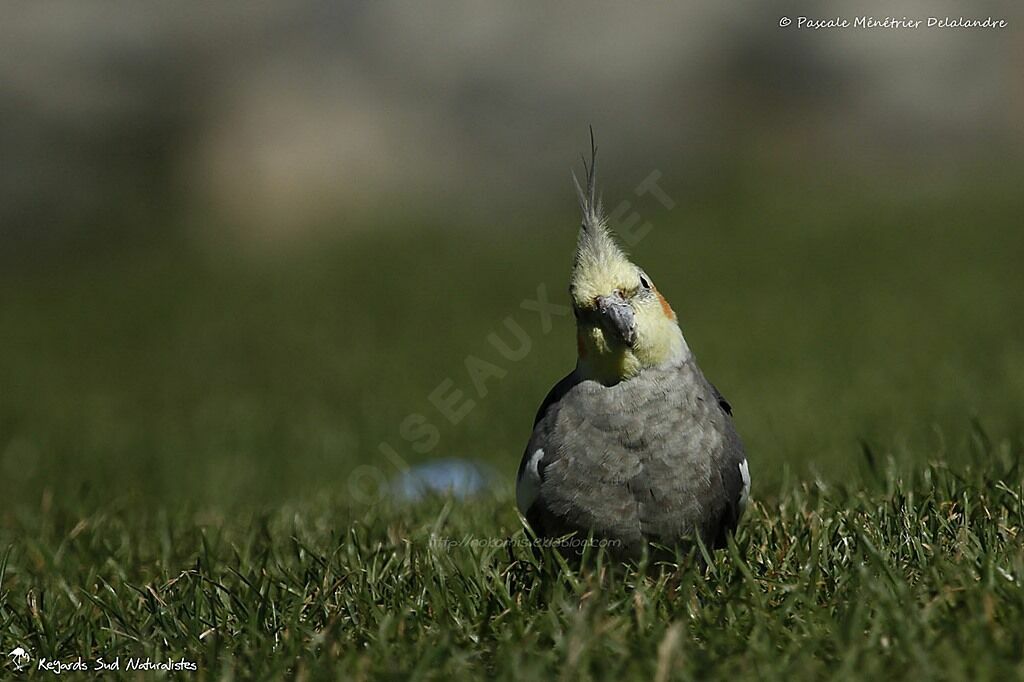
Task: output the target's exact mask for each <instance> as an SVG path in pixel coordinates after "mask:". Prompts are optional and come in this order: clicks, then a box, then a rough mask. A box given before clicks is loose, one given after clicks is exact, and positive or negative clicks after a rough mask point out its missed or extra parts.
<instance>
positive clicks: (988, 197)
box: [0, 144, 1024, 509]
mask: <svg viewBox="0 0 1024 682" xmlns="http://www.w3.org/2000/svg"><path fill="white" fill-rule="evenodd" d="M616 146H617V145H614V144H609V145H607V152H606V153H605V155H604V157H603V159H602V162H603V169H602V170H603V173H604V177H605V178H608V185H611V186H615V185H624V184H626V183H627V182H628V181H629V179H622V178H618V177H616V171H615V168H616V164H615V155H616ZM1022 177H1024V176H1022V175H1021V174H1020V173H1019V172H1014V171H1013V170H1012V169H1009V168H1004V169H999V172H996V170H995V169H993V168H991V167H980V168H978V169H977V171H976V172H975V173H974V174H972V177H971V178H970V179H963V180H961V179H958V181H957V182H955V183H949V184H941V183H933V184H924V183H922V182H921V181H920V179H918V178H906V179H905V180H903V181H900V180H898V179H896V180H887V181H886V182H882V181H880V180H877V179H869V180H862V181H859V182H858V181H857V180H856V179H852V178H849V177H843V178H809V177H806V176H805V175H802V174H794V173H789V174H786V173H785V172H784V171H780V170H779V169H777V168H768V167H762V168H744V169H743V170H742V171H737V172H736V173H735V174H734V175H733V176H732V177H729V178H728V179H727V180H725V181H722V182H719V183H717V184H716V183H705V184H704V185H702V186H701V187H700V188H696V189H695V188H688V189H676V190H672V189H668V187H667V186H666V189H667V191H669V194H670V195H671V196H673V197H674V198H675V200H676V206H675V207H674V208H673V209H671V210H666V209H665V208H664V207H663V206H661V205H660V204H659V203H657V202H656V201H655V200H654V199H653V198H652V197H646V198H643V199H640V200H636V201H635V203H634V208H635V210H636V211H637V212H638V213H639V214H641V215H642V216H643V218H644V219H645V220H648V221H650V222H651V224H652V225H653V229H652V230H651V232H650V233H649V234H647V236H646V237H645V238H644V239H643V240H642V241H641V242H640V243H639V244H637V245H636V247H635V248H633V249H632V253H633V255H634V256H635V259H636V260H637V261H638V262H639V263H641V264H643V266H644V267H645V268H646V269H647V270H648V272H649V273H651V275H652V277H653V278H654V280H655V282H656V284H657V285H658V286H659V288H660V289H661V290H662V291H663V292H665V294H666V296H667V297H668V298H669V299H670V301H671V302H672V303H673V305H674V307H675V309H676V311H677V313H678V315H679V318H680V320H681V324H682V326H683V329H684V333H686V335H687V337H688V339H689V342H690V344H691V346H692V347H693V348H694V350H695V352H696V353H697V354H698V357H699V359H700V361H701V363H702V365H703V367H704V368H705V371H706V373H707V374H708V375H709V376H710V377H711V378H712V380H713V381H715V382H716V383H717V384H718V385H719V387H720V388H721V390H722V391H723V392H725V394H726V395H727V396H728V397H729V399H730V400H731V401H732V403H733V405H734V407H735V412H736V418H737V420H738V422H739V425H740V428H741V432H742V434H743V436H744V438H745V439H746V441H747V444H748V449H749V451H750V453H751V461H752V462H753V464H752V467H753V470H754V471H755V473H756V476H757V490H756V493H757V495H759V496H764V497H769V498H770V497H771V496H772V495H773V493H774V492H775V491H776V490H777V489H778V486H779V485H780V484H781V483H782V482H783V478H784V477H785V476H787V475H789V476H792V477H794V478H807V477H810V476H818V477H821V478H822V479H823V480H825V481H838V480H844V479H846V478H847V477H848V476H850V475H851V474H857V473H861V472H863V467H864V463H865V458H864V456H863V454H862V448H863V447H864V446H867V447H869V448H870V449H871V450H872V452H873V453H875V456H876V457H878V458H882V457H885V456H892V457H893V458H894V459H895V460H896V462H897V464H898V465H900V466H902V467H904V468H915V467H920V466H921V465H923V464H924V463H925V462H926V461H930V460H942V459H945V458H946V457H947V453H948V452H949V451H951V450H959V451H960V452H966V451H969V449H964V448H954V447H951V446H952V445H955V444H956V443H959V442H962V441H964V440H965V439H968V438H970V437H971V433H972V429H971V423H972V420H974V419H976V420H978V422H979V423H980V424H981V425H982V426H983V427H984V428H985V430H986V431H987V432H988V433H990V435H992V436H993V437H996V438H997V439H1005V438H1009V439H1012V440H1015V441H1019V438H1020V434H1021V418H1020V405H1021V404H1022V403H1024V401H1022V399H1024V320H1022V316H1021V314H1020V311H1021V310H1022V309H1024V308H1022V304H1024V273H1022V270H1021V267H1020V256H1021V254H1024V233H1022V231H1021V229H1020V216H1021V215H1024V196H1022V194H1021V193H1020V192H1019V191H1017V189H1019V186H1020V184H1019V181H1020V179H1021V178H1022ZM640 179H642V177H641V178H638V179H637V182H639V180H640ZM562 194H563V195H564V199H565V201H564V204H565V209H564V210H562V211H559V212H555V213H552V214H550V215H549V216H548V217H546V218H540V219H531V220H529V221H527V222H523V221H520V220H519V219H518V218H517V216H515V215H514V214H501V215H497V216H495V219H494V224H492V225H487V226H486V228H481V227H479V226H477V225H471V224H464V223H452V224H446V223H444V222H443V220H442V219H439V218H435V217H431V218H429V219H426V220H415V219H410V218H408V217H403V216H393V217H390V218H383V219H381V220H380V222H377V223H375V224H373V225H370V226H366V229H361V230H359V231H358V233H357V235H356V236H347V237H345V238H343V239H342V238H337V239H333V240H323V241H321V242H318V244H317V248H309V247H303V246H299V247H291V248H289V249H282V250H280V251H278V252H275V253H273V254H268V253H265V252H263V253H255V254H254V253H244V252H235V253H231V252H228V251H227V250H225V249H212V250H211V249H210V248H206V247H204V248H199V247H196V246H195V245H194V244H192V243H190V242H188V241H187V240H182V239H177V240H175V239H172V238H168V237H165V236H163V235H164V234H175V233H179V234H180V232H181V231H180V230H169V231H168V232H167V233H161V232H160V231H156V233H157V236H152V235H150V236H147V237H146V238H136V239H134V240H125V241H123V242H121V243H117V244H105V245H102V248H101V247H98V246H95V245H93V246H90V247H82V250H80V251H78V252H75V253H74V254H70V253H69V254H65V255H63V256H52V257H51V259H50V260H49V261H48V262H47V263H46V264H45V267H44V266H40V265H39V264H38V263H35V264H32V265H31V266H26V265H25V264H15V263H12V264H11V265H10V266H9V267H6V268H5V269H4V270H3V273H2V275H0V287H2V290H3V292H4V299H3V306H2V308H0V329H2V330H3V332H2V335H0V376H2V377H3V386H4V390H3V391H2V393H0V429H2V432H3V444H2V447H0V466H2V477H0V478H2V480H0V487H2V496H3V499H4V500H6V501H7V502H8V504H9V505H19V504H20V505H27V506H33V505H37V504H38V503H39V501H40V499H41V496H43V495H50V496H54V497H57V498H59V499H68V500H70V499H78V498H83V499H86V500H94V501H99V500H108V499H110V498H111V497H115V498H117V497H126V498H128V499H130V500H134V501H135V503H138V504H145V505H157V506H160V505H166V506H176V505H184V506H201V507H209V506H214V507H220V508H226V509H232V508H238V507H253V506H255V507H262V506H268V505H274V504H279V503H282V502H285V501H295V500H298V499H302V498H305V497H312V496H316V495H318V494H329V495H332V496H340V497H341V498H343V499H344V498H347V497H348V496H349V495H350V492H351V489H350V484H351V481H350V474H351V473H352V471H353V469H354V467H355V466H357V465H359V464H372V465H375V466H377V467H379V469H380V471H381V472H382V473H383V474H384V475H385V476H387V477H390V476H393V475H395V474H397V473H398V470H397V469H396V468H395V466H394V464H393V463H392V462H391V461H390V460H389V459H388V458H386V457H385V456H384V455H382V454H381V452H380V451H379V449H378V446H379V444H380V443H381V442H382V441H384V442H387V443H389V444H391V445H392V446H393V447H394V448H395V449H396V450H397V451H398V452H399V454H400V456H401V457H402V458H403V459H404V460H405V461H406V462H408V463H410V464H415V463H419V462H423V461H426V460H429V459H432V458H436V457H459V458H466V459H472V460H480V461H483V462H486V463H489V464H492V465H493V466H494V467H495V468H496V469H497V470H498V471H499V472H500V473H501V474H502V475H503V477H504V480H503V483H504V485H505V487H506V489H507V490H508V489H510V488H511V485H512V481H513V478H514V472H515V469H516V467H517V466H518V461H519V457H520V455H521V449H522V447H523V443H524V442H525V439H526V438H527V437H528V434H529V430H530V425H531V423H532V421H531V420H532V417H533V413H534V411H535V409H536V406H537V405H538V404H539V402H540V400H541V399H542V398H543V396H544V394H545V392H546V391H547V390H548V388H550V386H551V385H552V384H553V383H554V381H556V380H557V379H558V378H560V377H561V376H562V375H563V374H564V373H566V372H567V371H568V370H569V369H571V367H572V364H573V362H574V360H575V348H574V337H573V323H572V320H571V317H568V316H564V317H555V318H554V326H553V329H552V330H551V331H550V333H546V334H545V333H544V332H543V330H542V328H541V320H540V317H539V316H537V315H536V314H535V313H533V312H530V311H527V310H524V309H522V308H521V307H520V303H521V302H522V301H523V300H524V299H533V298H535V297H536V290H537V286H538V285H540V284H543V285H545V286H546V288H547V291H548V292H549V296H550V297H551V299H552V301H553V302H555V303H559V304H562V305H565V304H566V296H567V295H566V293H565V287H566V280H567V276H568V268H569V265H570V259H571V252H572V247H573V244H574V239H575V229H576V216H575V212H574V208H575V207H574V205H573V204H574V199H573V197H572V195H571V191H570V187H569V184H568V183H567V182H566V183H563V187H562ZM627 195H628V191H627V192H623V193H622V194H621V196H623V197H625V196H627ZM606 196H607V198H608V202H609V204H610V205H611V206H614V205H615V204H616V203H617V197H616V196H615V195H614V194H612V192H610V191H609V192H607V193H606ZM506 316H512V318H513V319H515V320H516V322H518V323H519V324H520V325H521V327H522V328H523V329H524V330H525V331H526V332H527V333H528V335H529V337H530V339H531V344H532V347H531V351H530V353H529V354H528V355H527V356H526V357H525V358H524V359H522V360H520V361H518V362H509V361H507V360H504V359H502V358H501V357H500V356H499V355H498V354H497V352H496V351H495V349H494V348H493V347H492V346H491V345H490V343H489V342H488V341H487V336H488V334H490V333H492V332H497V333H498V334H499V335H500V336H501V337H502V338H505V339H507V340H508V342H509V343H511V342H512V336H511V335H510V334H509V333H508V332H507V331H505V330H504V329H503V327H502V324H503V320H504V319H505V317H506ZM468 355H474V356H477V357H480V358H482V359H484V360H487V361H489V362H493V363H494V364H496V365H497V366H499V367H500V368H502V370H504V371H506V372H507V374H506V375H505V376H504V377H503V378H501V379H494V380H490V381H489V382H488V383H487V388H488V389H489V391H488V394H487V395H486V396H485V397H483V398H479V397H478V396H477V395H476V392H475V389H474V387H473V383H472V382H471V379H470V377H469V375H468V373H467V370H466V368H465V366H464V361H465V358H466V357H467V356H468ZM446 379H450V380H451V381H452V382H453V386H454V388H455V389H459V390H462V391H463V392H464V393H465V397H466V398H470V399H474V400H476V402H477V405H476V407H475V408H474V409H473V410H471V411H470V412H469V414H468V416H467V417H466V418H465V420H463V421H462V422H460V423H459V424H458V425H454V426H453V425H452V424H451V423H449V422H448V421H447V420H446V419H445V417H443V416H442V414H441V413H440V412H439V411H438V410H437V409H436V408H435V407H434V406H433V405H432V404H431V402H430V401H429V400H428V396H429V395H430V393H431V392H432V391H433V390H434V389H435V388H436V387H437V386H438V385H439V384H440V383H441V382H442V381H444V380H446ZM410 413H419V414H422V415H423V416H424V417H425V418H426V420H427V421H428V422H430V423H432V424H433V425H435V426H436V427H437V428H438V430H439V433H440V436H441V437H440V441H439V442H438V444H437V446H436V447H435V448H433V449H432V450H430V451H429V452H427V453H419V452H417V451H415V450H414V449H412V448H411V446H410V444H409V443H407V442H406V441H405V440H403V438H402V436H401V435H400V425H401V423H402V420H403V419H405V418H406V416H407V415H409V414H410Z"/></svg>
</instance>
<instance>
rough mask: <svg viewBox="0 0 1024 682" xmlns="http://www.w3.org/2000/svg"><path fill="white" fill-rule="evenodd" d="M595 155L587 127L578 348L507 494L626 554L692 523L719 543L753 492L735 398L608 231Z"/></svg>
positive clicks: (694, 532)
mask: <svg viewBox="0 0 1024 682" xmlns="http://www.w3.org/2000/svg"><path fill="white" fill-rule="evenodd" d="M596 156H597V149H596V147H595V146H594V144H593V138H592V139H591V162H590V165H589V167H588V166H587V164H586V162H584V169H585V171H586V188H585V189H584V188H581V187H580V185H579V182H578V181H576V178H575V175H574V176H573V180H574V181H576V183H575V184H576V190H577V194H578V195H579V201H580V207H581V208H582V211H583V220H582V224H581V226H580V231H579V237H578V241H577V245H576V254H575V259H574V263H573V269H572V277H571V283H570V287H569V291H570V295H571V298H572V306H573V311H574V313H575V316H576V329H577V349H578V360H577V363H576V368H575V369H574V370H573V371H572V372H571V373H570V374H569V375H568V376H566V377H565V378H564V379H562V380H561V381H559V382H558V383H557V384H556V385H555V387H554V388H553V389H551V391H550V392H549V393H548V395H547V397H546V398H545V399H544V401H543V403H542V404H541V406H540V410H539V411H538V412H537V417H536V419H535V420H534V426H533V434H532V435H531V436H530V440H529V442H528V443H527V446H526V452H525V453H524V454H523V460H522V463H521V464H520V466H519V473H518V476H517V479H516V502H517V506H518V507H519V510H520V511H521V512H522V514H523V516H525V517H526V520H527V522H528V523H529V524H530V527H531V528H532V529H533V531H534V532H535V534H536V535H537V536H538V537H539V538H545V539H548V540H554V539H556V538H562V537H564V536H566V535H569V534H574V535H573V537H572V540H570V541H569V542H568V543H566V544H564V545H563V547H576V548H579V547H580V546H581V543H582V541H584V540H586V539H588V538H592V539H593V540H594V541H599V542H600V543H601V544H603V545H604V546H607V547H608V548H609V549H610V550H611V552H612V554H613V555H615V556H618V557H622V558H626V559H637V558H639V557H640V556H641V555H643V554H644V553H645V552H647V551H649V549H650V546H651V545H652V544H653V545H657V546H660V547H665V548H669V549H670V550H674V549H677V548H681V549H686V548H689V547H692V546H693V545H692V543H693V541H694V539H695V538H697V537H699V538H700V540H701V541H702V542H703V543H704V544H705V546H707V547H709V548H715V547H721V546H723V545H724V544H725V542H726V537H727V536H728V534H729V533H731V532H733V531H734V530H735V528H736V526H737V523H738V522H739V519H740V517H741V516H742V514H743V512H744V509H745V508H746V505H747V500H748V498H749V494H750V473H749V468H748V466H747V457H746V453H745V451H744V448H743V444H742V442H741V441H740V437H739V435H738V434H737V432H736V428H735V426H734V425H733V419H732V407H731V406H730V405H729V403H728V402H727V401H726V400H725V398H724V397H723V396H722V394H721V393H719V392H718V389H716V388H715V387H714V386H713V385H712V384H711V382H709V381H708V380H707V379H706V378H705V377H704V374H703V372H701V370H700V367H698V366H697V361H696V359H695V358H694V355H693V353H692V352H691V351H690V348H689V346H688V345H687V344H686V340H685V339H684V338H683V334H682V331H681V330H680V328H679V323H678V321H677V319H676V314H675V313H674V312H673V310H672V308H671V307H670V306H669V304H668V302H667V301H666V300H665V298H664V297H663V296H662V295H661V294H660V293H659V292H658V290H657V289H656V288H655V286H654V284H653V282H652V280H651V278H650V276H649V275H648V274H647V273H646V272H645V271H644V270H643V269H641V268H639V267H637V266H636V265H634V264H633V263H632V262H630V260H629V259H628V258H627V257H626V255H625V254H624V253H623V252H622V250H621V249H620V248H619V246H618V245H617V244H616V242H615V239H614V238H613V236H612V234H611V231H610V229H609V227H608V225H607V222H606V220H605V217H604V213H603V209H602V206H601V202H600V199H599V198H598V197H597V196H596V193H595V180H594V164H595V161H596ZM577 553H578V552H577ZM657 553H658V552H655V554H657Z"/></svg>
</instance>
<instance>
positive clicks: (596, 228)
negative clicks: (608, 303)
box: [572, 126, 626, 267]
mask: <svg viewBox="0 0 1024 682" xmlns="http://www.w3.org/2000/svg"><path fill="white" fill-rule="evenodd" d="M596 167H597V144H596V143H595V141H594V128H593V126H591V128H590V164H589V165H588V164H587V159H586V157H583V170H584V171H585V173H586V187H585V188H584V187H583V186H581V185H580V181H579V179H578V178H577V177H576V173H575V172H574V173H573V174H572V182H573V185H575V187H576V196H577V198H578V199H579V202H580V211H581V212H582V214H583V216H582V221H581V223H580V233H579V239H578V241H577V243H576V259H575V262H576V266H577V267H579V266H581V265H583V264H590V265H598V266H600V265H601V264H607V263H610V262H615V261H623V260H626V257H625V254H623V253H622V250H621V249H620V248H619V246H618V244H616V243H615V240H614V238H613V237H612V235H611V231H610V230H609V229H608V224H607V222H606V220H605V216H604V206H603V204H602V202H601V197H600V195H599V194H598V193H597V180H596Z"/></svg>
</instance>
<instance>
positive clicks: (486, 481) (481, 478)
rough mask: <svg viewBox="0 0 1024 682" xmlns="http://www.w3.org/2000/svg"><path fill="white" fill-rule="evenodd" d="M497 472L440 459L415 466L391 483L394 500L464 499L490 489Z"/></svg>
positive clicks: (473, 464) (469, 463)
mask: <svg viewBox="0 0 1024 682" xmlns="http://www.w3.org/2000/svg"><path fill="white" fill-rule="evenodd" d="M496 481H497V473H496V472H495V471H494V470H493V469H492V468H491V467H489V466H487V465H485V464H481V463H479V462H471V461H469V460H465V459H439V460H435V461H433V462H430V463H429V464H420V465H418V466H414V467H412V468H411V469H409V470H408V471H406V472H404V473H402V474H401V475H399V476H396V477H395V478H394V479H393V480H392V482H391V490H392V492H393V493H394V495H395V497H397V498H399V499H402V500H406V501H409V502H418V501H419V500H422V499H423V498H424V497H427V496H428V495H452V496H453V497H456V498H458V499H465V498H467V497H470V496H472V495H476V494H478V493H481V492H484V491H486V490H487V489H489V488H492V487H493V485H494V483H495V482H496Z"/></svg>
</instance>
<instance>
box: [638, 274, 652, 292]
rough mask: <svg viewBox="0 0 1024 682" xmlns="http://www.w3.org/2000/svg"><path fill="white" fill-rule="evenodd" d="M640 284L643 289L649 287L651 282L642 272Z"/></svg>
mask: <svg viewBox="0 0 1024 682" xmlns="http://www.w3.org/2000/svg"><path fill="white" fill-rule="evenodd" d="M640 286H642V287H643V288H644V289H650V288H651V283H650V282H649V281H648V279H647V277H645V276H644V275H642V274H641V275H640Z"/></svg>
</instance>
